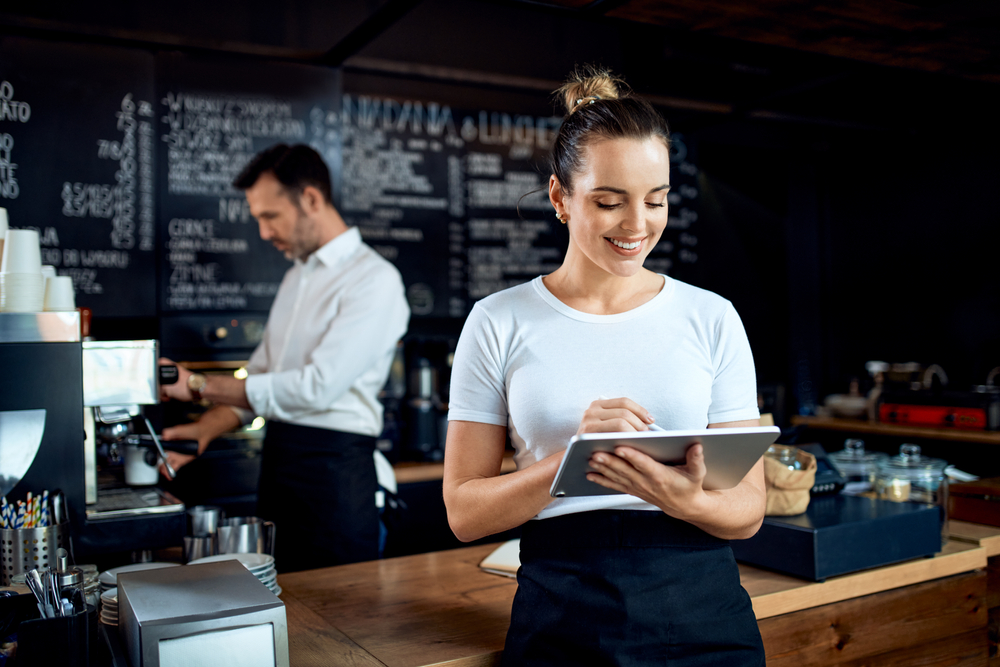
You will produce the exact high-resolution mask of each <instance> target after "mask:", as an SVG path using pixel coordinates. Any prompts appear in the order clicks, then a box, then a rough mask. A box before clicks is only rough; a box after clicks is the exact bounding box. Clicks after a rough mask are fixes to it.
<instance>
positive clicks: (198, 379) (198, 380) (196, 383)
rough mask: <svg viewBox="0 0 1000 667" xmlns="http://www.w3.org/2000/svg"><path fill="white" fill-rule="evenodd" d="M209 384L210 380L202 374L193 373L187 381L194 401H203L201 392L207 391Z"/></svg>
mask: <svg viewBox="0 0 1000 667" xmlns="http://www.w3.org/2000/svg"><path fill="white" fill-rule="evenodd" d="M207 384H208V378H207V377H205V376H204V375H203V374H201V373H191V375H189V376H188V379H187V386H188V391H190V392H191V395H192V396H194V400H196V401H200V400H201V392H203V391H205V386H206V385H207Z"/></svg>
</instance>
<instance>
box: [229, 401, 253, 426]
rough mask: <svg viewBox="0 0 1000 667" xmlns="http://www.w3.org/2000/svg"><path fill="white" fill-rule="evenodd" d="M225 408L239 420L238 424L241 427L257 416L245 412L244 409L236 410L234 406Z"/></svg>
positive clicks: (248, 411)
mask: <svg viewBox="0 0 1000 667" xmlns="http://www.w3.org/2000/svg"><path fill="white" fill-rule="evenodd" d="M227 407H228V408H229V409H230V410H232V411H233V414H235V415H236V418H237V419H239V420H240V424H242V425H243V426H246V425H247V424H249V423H250V422H252V421H253V419H254V417H256V416H257V415H256V414H254V412H253V410H247V409H246V408H238V407H236V406H235V405H229V406H227Z"/></svg>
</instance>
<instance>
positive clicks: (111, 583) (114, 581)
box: [97, 563, 180, 597]
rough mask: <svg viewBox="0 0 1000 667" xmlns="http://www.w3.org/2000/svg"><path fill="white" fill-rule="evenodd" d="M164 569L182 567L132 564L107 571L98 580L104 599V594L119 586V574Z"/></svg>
mask: <svg viewBox="0 0 1000 667" xmlns="http://www.w3.org/2000/svg"><path fill="white" fill-rule="evenodd" d="M163 567H180V565H179V564H177V563H132V564H131V565H122V566H121V567H114V568H111V569H110V570H105V571H104V572H101V574H100V576H99V577H97V580H98V581H99V582H101V593H102V597H103V593H106V592H108V591H110V590H111V589H112V588H116V587H117V586H118V575H119V574H122V573H124V572H141V571H142V570H158V569H160V568H163Z"/></svg>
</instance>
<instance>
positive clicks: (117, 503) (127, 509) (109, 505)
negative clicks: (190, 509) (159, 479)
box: [87, 487, 185, 521]
mask: <svg viewBox="0 0 1000 667" xmlns="http://www.w3.org/2000/svg"><path fill="white" fill-rule="evenodd" d="M184 509H185V508H184V503H182V502H181V501H180V500H178V499H177V498H175V497H173V496H172V495H170V494H169V493H167V492H166V491H164V490H162V489H158V488H156V487H146V488H130V487H125V488H118V489H101V490H100V492H99V493H98V496H97V503H96V504H94V505H90V506H88V507H87V520H88V521H100V520H102V519H121V518H123V517H134V516H145V515H149V514H175V513H180V514H183V513H184Z"/></svg>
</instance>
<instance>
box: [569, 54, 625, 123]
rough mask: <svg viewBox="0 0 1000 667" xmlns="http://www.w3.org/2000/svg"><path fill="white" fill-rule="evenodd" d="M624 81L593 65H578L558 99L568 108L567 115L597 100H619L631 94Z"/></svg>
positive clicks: (609, 71)
mask: <svg viewBox="0 0 1000 667" xmlns="http://www.w3.org/2000/svg"><path fill="white" fill-rule="evenodd" d="M629 92H630V91H629V88H628V85H627V84H626V83H625V81H624V80H622V79H620V78H618V77H617V76H615V75H614V74H612V73H611V70H608V69H604V68H601V67H595V66H593V65H578V66H577V67H576V69H574V70H573V72H572V73H570V75H569V77H568V78H567V80H566V83H564V84H563V85H562V86H560V87H559V89H557V90H556V93H555V95H556V97H557V98H558V99H559V100H560V101H561V102H562V103H563V106H565V107H566V115H567V116H568V115H570V114H572V113H573V112H574V111H576V110H577V109H579V108H580V107H582V106H583V105H584V104H588V103H591V102H593V101H595V100H617V99H618V98H620V97H626V96H627V95H628V94H629Z"/></svg>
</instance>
